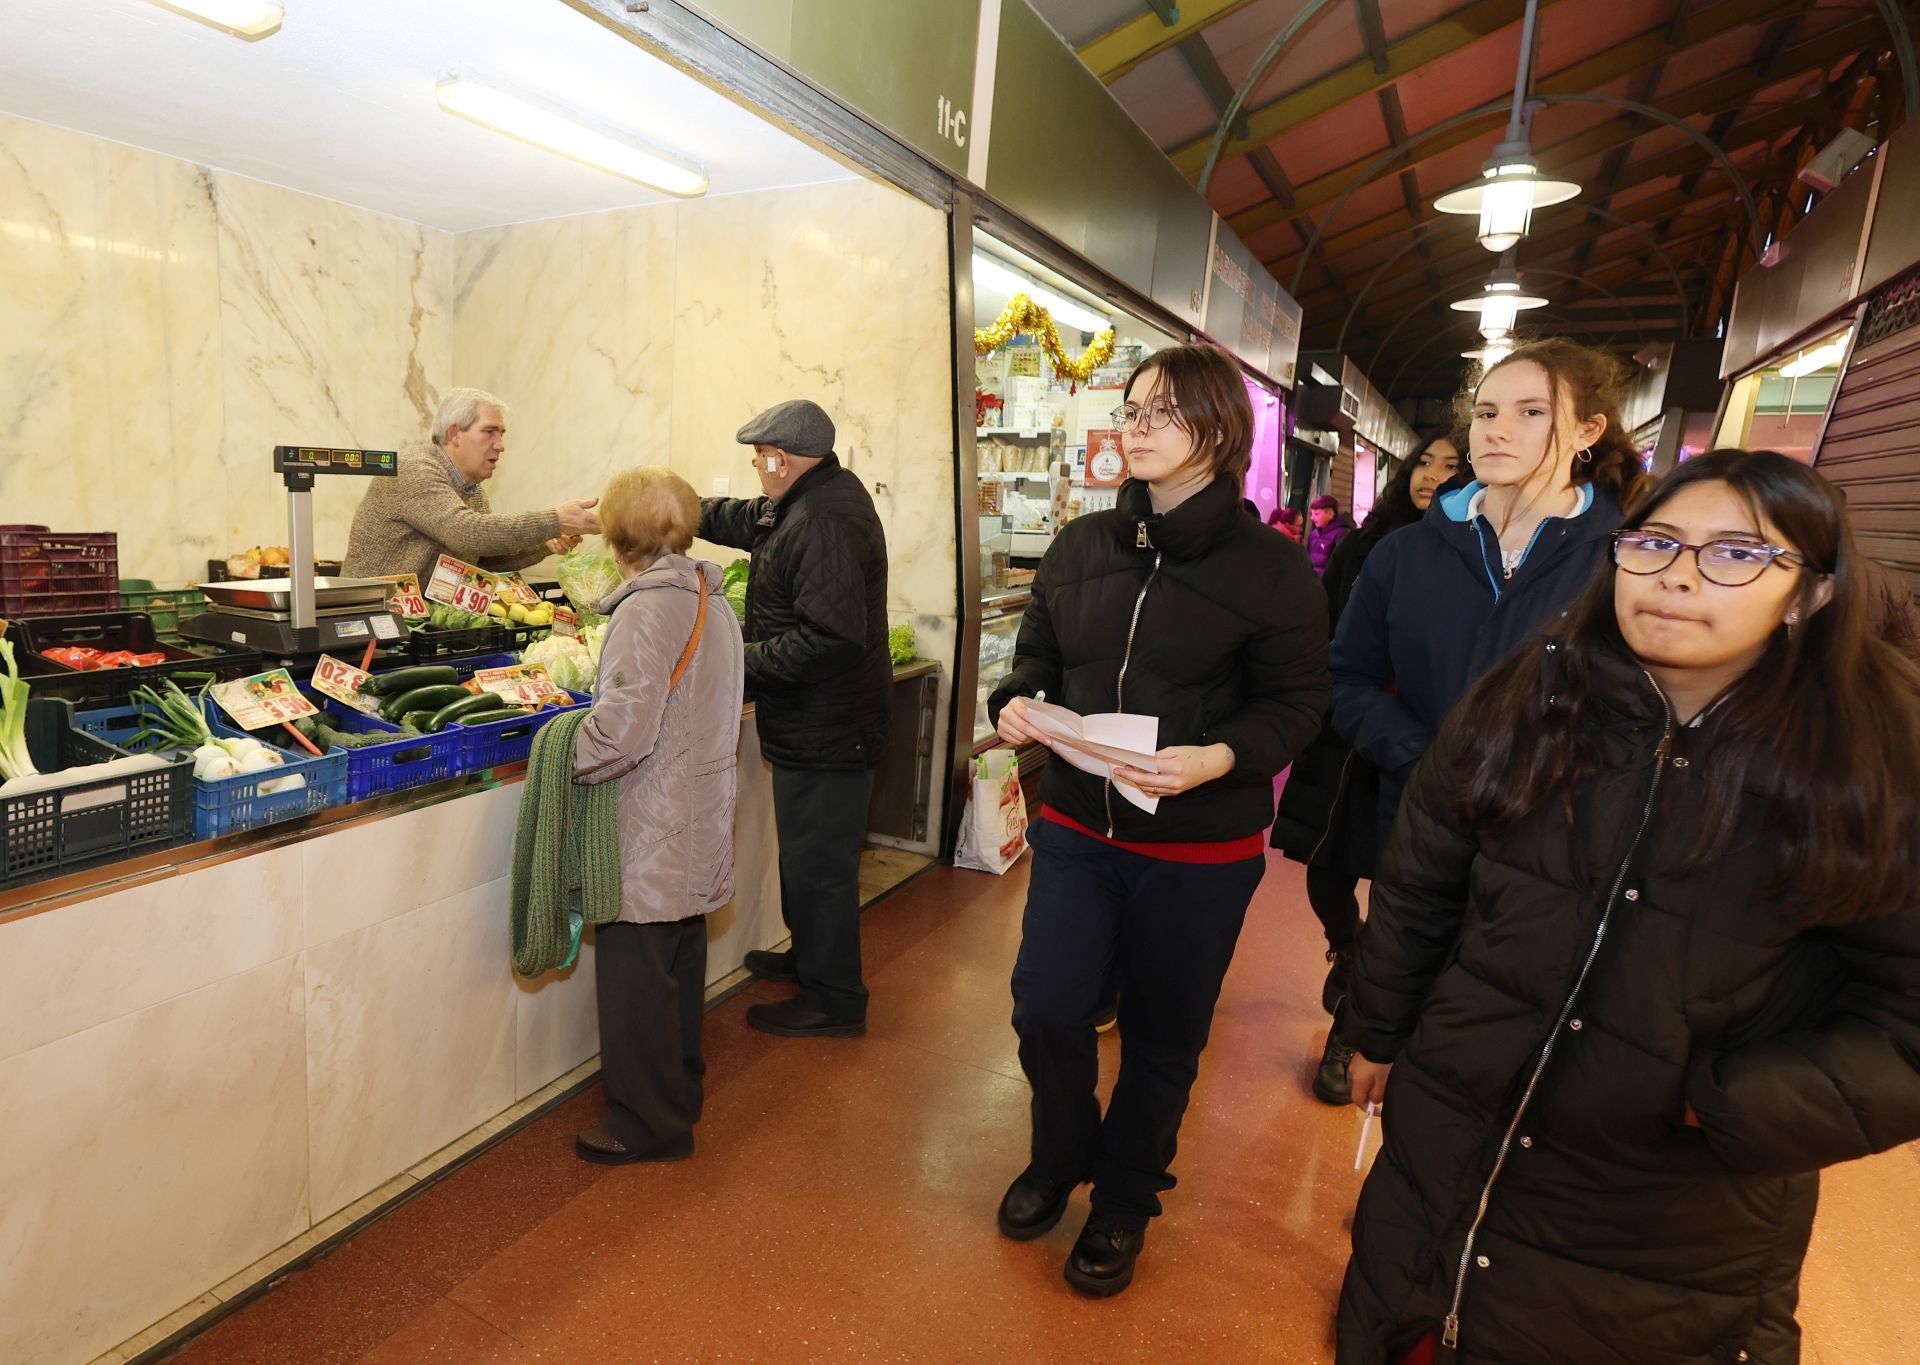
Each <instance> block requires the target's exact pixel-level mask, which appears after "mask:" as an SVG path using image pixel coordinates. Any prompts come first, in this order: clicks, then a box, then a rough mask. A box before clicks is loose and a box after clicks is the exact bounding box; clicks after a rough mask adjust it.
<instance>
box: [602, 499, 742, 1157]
mask: <svg viewBox="0 0 1920 1365" xmlns="http://www.w3.org/2000/svg"><path fill="white" fill-rule="evenodd" d="M600 521H601V525H602V526H603V527H604V534H605V536H606V539H607V544H608V547H609V548H610V549H611V550H612V551H613V558H614V563H615V564H616V565H617V566H618V567H619V569H620V574H621V578H622V580H623V581H622V583H621V586H620V588H619V590H618V591H617V592H615V593H614V594H613V596H612V597H610V598H608V599H607V601H605V602H604V603H602V604H601V606H600V610H601V611H603V612H604V613H606V614H607V615H608V616H609V617H610V618H611V619H610V621H609V622H608V625H607V635H606V641H605V643H604V646H603V648H602V650H601V654H600V677H599V683H598V686H597V688H596V690H595V693H594V699H593V712H592V714H591V716H589V717H588V719H587V722H586V724H585V725H584V726H582V727H581V731H580V737H579V741H578V744H577V746H576V748H575V751H574V778H575V780H576V781H579V782H587V783H594V782H613V781H618V782H619V783H620V878H621V907H620V918H619V921H618V922H617V923H613V924H605V925H602V926H600V928H599V930H598V931H597V936H596V938H595V949H594V975H595V979H596V983H597V985H598V987H599V995H600V1075H601V1084H602V1086H603V1088H604V1089H605V1091H606V1095H607V1116H606V1119H605V1121H604V1122H603V1123H602V1125H601V1126H600V1127H599V1128H596V1129H593V1130H592V1131H590V1132H586V1133H582V1134H580V1136H579V1137H578V1138H577V1139H576V1142H575V1150H576V1151H578V1153H579V1154H580V1156H582V1157H583V1158H585V1159H586V1160H588V1161H593V1162H599V1163H602V1164H606V1165H618V1164H624V1163H626V1162H630V1161H678V1160H680V1159H681V1158H683V1157H687V1156H691V1155H692V1154H693V1125H694V1123H695V1122H696V1121H697V1120H698V1119H699V1117H700V1104H701V1098H702V1089H701V1077H702V1075H703V1074H704V1072H705V1069H706V1068H705V1064H704V1063H703V1062H702V1061H701V1059H700V1016H701V1013H702V1010H703V1007H704V1005H705V999H706V984H707V929H706V916H707V915H708V914H710V913H712V912H713V911H715V910H718V909H719V908H720V907H721V906H723V905H725V904H726V903H727V902H728V901H730V900H732V899H733V807H734V793H735V771H734V765H735V760H734V754H735V751H736V749H737V748H738V747H739V740H740V696H741V687H742V680H743V678H744V675H745V658H744V648H743V646H742V643H741V638H740V626H739V623H738V622H737V621H736V620H735V618H734V614H733V609H732V608H731V607H729V606H728V605H727V601H726V598H725V596H724V595H723V594H722V593H721V591H720V569H719V567H718V566H717V565H714V564H708V563H706V562H704V561H701V560H694V559H689V558H687V554H686V552H687V547H688V546H689V545H691V544H692V543H693V536H694V531H695V529H696V528H697V527H698V526H699V524H700V499H699V496H698V495H697V494H696V493H695V492H694V491H693V488H692V486H691V485H689V484H688V483H687V481H686V480H685V479H683V478H681V477H680V476H679V475H678V474H675V473H673V472H672V471H670V470H667V469H660V468H645V469H634V470H629V471H627V472H625V473H623V474H617V475H615V476H614V479H613V482H612V483H610V484H608V485H607V491H606V493H605V494H604V495H602V497H601V499H600Z"/></svg>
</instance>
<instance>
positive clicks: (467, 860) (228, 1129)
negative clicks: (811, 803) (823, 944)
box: [0, 706, 786, 1362]
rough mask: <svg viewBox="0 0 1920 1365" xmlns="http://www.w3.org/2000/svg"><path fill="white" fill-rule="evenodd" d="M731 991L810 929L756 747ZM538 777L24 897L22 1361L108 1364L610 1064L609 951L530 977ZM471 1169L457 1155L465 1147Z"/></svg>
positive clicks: (744, 760) (7, 1054) (17, 1265)
mask: <svg viewBox="0 0 1920 1365" xmlns="http://www.w3.org/2000/svg"><path fill="white" fill-rule="evenodd" d="M739 752H740V759H741V763H740V788H739V805H738V810H737V815H736V826H735V860H736V867H737V873H736V885H737V895H736V898H735V900H734V902H733V903H732V904H731V905H730V906H729V907H727V908H726V909H725V910H722V911H721V912H719V913H717V914H715V915H714V916H712V917H711V919H710V920H709V921H708V934H709V957H708V970H709V980H710V982H712V983H714V984H715V985H719V984H721V983H724V982H726V981H727V979H728V978H729V977H732V976H734V975H735V974H736V971H737V969H738V967H739V964H740V961H741V959H742V957H743V956H744V954H745V953H746V952H747V951H748V950H749V949H753V948H765V947H772V946H775V945H776V944H778V943H779V942H780V941H781V940H782V939H783V938H784V937H785V933H786V931H785V929H784V927H783V925H782V922H781V917H780V898H779V872H778V866H779V864H778V856H777V845H776V843H775V839H774V831H773V803H772V790H771V782H770V778H769V773H768V769H767V768H766V766H765V765H764V764H763V762H762V761H761V759H760V756H759V754H760V750H759V736H758V733H757V730H756V728H755V721H754V714H753V708H752V707H751V706H749V707H747V708H746V713H745V720H744V723H743V725H742V729H741V735H740V750H739ZM523 777H524V764H510V765H505V766H499V767H495V768H492V769H489V770H487V771H484V772H480V773H475V774H473V775H471V776H469V777H465V778H456V779H453V780H450V781H446V782H440V783H435V784H431V785H425V786H420V787H416V788H414V789H412V790H409V791H403V792H398V793H394V794H388V795H380V796H375V797H373V798H372V799H368V800H363V801H358V802H353V803H350V804H345V805H338V806H334V807H332V808H330V809H328V810H325V811H323V812H320V813H318V814H315V815H311V816H307V817H305V818H302V819H297V820H292V821H287V822H284V823H279V824H270V825H265V826H263V827H260V828H257V829H253V830H249V831H247V832H245V833H240V834H233V835H228V836H225V837H222V838H215V839H211V840H203V841H201V842H197V843H187V844H183V845H181V846H179V847H176V848H172V849H168V850H166V851H163V852H158V853H153V854H150V855H147V856H143V857H134V858H131V859H128V860H125V861H120V862H115V863H112V864H110V865H107V866H101V867H95V868H92V869H90V870H86V871H82V872H78V873H73V874H69V875H64V876H59V877H56V878H52V879H47V880H41V881H35V882H32V883H28V884H25V885H21V886H17V887H14V888H12V889H10V890H7V891H3V892H0V1152H4V1153H5V1157H4V1159H3V1160H0V1209H5V1210H6V1211H7V1217H6V1218H5V1220H4V1223H0V1265H5V1266H6V1267H7V1273H6V1274H5V1275H0V1360H8V1361H14V1360H20V1361H28V1360H30V1361H45V1362H70V1361H71V1362H84V1361H87V1360H91V1359H93V1358H94V1357H95V1356H97V1355H99V1354H100V1353H101V1352H103V1351H106V1350H108V1349H110V1348H113V1347H115V1346H117V1345H119V1344H120V1343H122V1342H124V1341H126V1340H127V1339H128V1338H129V1337H131V1336H133V1335H134V1334H135V1333H138V1332H140V1331H142V1330H143V1329H145V1328H147V1327H148V1326H149V1324H153V1323H155V1322H158V1321H159V1320H161V1319H162V1318H165V1317H167V1315H169V1314H172V1313H175V1312H177V1311H180V1310H183V1308H192V1307H195V1306H196V1305H199V1306H201V1307H202V1309H203V1311H205V1310H211V1309H213V1308H217V1307H218V1303H219V1298H217V1297H216V1296H215V1293H214V1291H215V1290H216V1289H220V1290H222V1291H224V1294H223V1297H230V1296H231V1294H232V1293H234V1292H239V1291H240V1290H242V1289H244V1288H246V1287H249V1286H248V1285H247V1284H246V1283H244V1282H238V1283H223V1282H228V1281H230V1280H240V1279H241V1278H242V1277H243V1276H244V1273H245V1272H247V1271H248V1268H249V1267H252V1266H254V1265H255V1264H256V1263H257V1262H259V1261H260V1259H261V1258H262V1257H264V1256H268V1255H269V1254H271V1253H274V1252H275V1251H276V1249H279V1248H283V1247H285V1246H286V1245H287V1244H288V1243H292V1242H295V1241H296V1239H299V1238H301V1237H302V1236H303V1234H307V1233H309V1231H310V1230H311V1229H313V1228H315V1227H316V1226H318V1225H321V1224H324V1223H326V1222H327V1220H328V1219H330V1218H332V1217H333V1216H334V1215H336V1214H338V1213H340V1212H341V1211H342V1210H346V1209H348V1208H349V1207H350V1206H353V1205H355V1203H356V1201H359V1200H362V1199H363V1198H367V1197H369V1196H370V1193H371V1192H377V1191H380V1190H382V1189H383V1187H385V1186H386V1185H388V1183H389V1182H391V1181H393V1180H394V1179H395V1177H399V1176H405V1175H406V1174H407V1173H408V1172H409V1171H410V1170H411V1171H412V1173H413V1174H415V1175H418V1176H424V1175H427V1174H430V1173H431V1172H430V1169H429V1168H430V1166H431V1164H432V1162H433V1160H434V1159H435V1154H436V1153H439V1152H441V1151H442V1149H443V1148H445V1147H446V1146H447V1144H449V1143H450V1142H454V1141H455V1140H457V1139H460V1138H462V1137H463V1135H467V1134H470V1133H472V1132H473V1130H475V1129H477V1128H481V1127H482V1126H483V1125H486V1124H488V1123H489V1121H491V1120H494V1119H495V1118H496V1117H497V1116H499V1115H501V1114H502V1113H503V1112H505V1111H507V1110H509V1109H510V1108H512V1107H513V1106H514V1105H515V1104H516V1103H517V1102H519V1101H521V1100H522V1099H524V1098H525V1097H527V1096H530V1095H533V1094H535V1092H538V1091H540V1090H541V1089H542V1088H543V1087H545V1086H547V1085H548V1084H549V1083H550V1082H553V1081H554V1080H555V1079H556V1078H558V1077H561V1076H563V1075H565V1074H566V1073H568V1072H569V1071H570V1070H572V1069H573V1068H575V1067H577V1066H579V1065H580V1064H581V1063H583V1062H585V1061H587V1060H588V1059H590V1058H591V1057H593V1056H594V1054H595V1053H596V1052H597V1051H598V1040H597V1027H596V1021H595V1015H594V989H593V964H592V951H593V950H592V947H591V942H590V941H589V943H588V944H587V945H586V946H583V948H582V951H581V956H580V960H579V962H578V963H576V965H575V966H574V967H573V968H571V969H570V970H567V971H564V972H558V973H552V974H549V975H547V976H545V977H542V978H539V979H537V980H534V981H522V980H520V979H518V978H516V977H515V975H514V973H513V970H512V965H511V943H510V934H509V927H508V886H509V880H508V879H509V873H510V868H511V861H512V852H513V837H514V825H515V819H516V815H517V812H518V806H519V799H520V793H521V790H522V785H523ZM449 1159H451V1158H449Z"/></svg>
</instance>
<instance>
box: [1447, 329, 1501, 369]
mask: <svg viewBox="0 0 1920 1365" xmlns="http://www.w3.org/2000/svg"><path fill="white" fill-rule="evenodd" d="M1513 347H1514V341H1513V337H1512V336H1510V335H1507V334H1502V335H1499V336H1490V337H1487V338H1486V344H1485V345H1483V346H1481V347H1480V348H1479V349H1478V350H1473V351H1462V352H1460V356H1461V358H1462V359H1464V360H1477V361H1479V362H1480V366H1481V368H1482V369H1487V368H1490V367H1492V366H1494V365H1498V364H1499V363H1500V362H1501V361H1503V360H1505V359H1506V358H1507V357H1508V356H1510V355H1512V354H1513Z"/></svg>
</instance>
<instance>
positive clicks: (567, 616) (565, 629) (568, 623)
mask: <svg viewBox="0 0 1920 1365" xmlns="http://www.w3.org/2000/svg"><path fill="white" fill-rule="evenodd" d="M553 633H554V634H555V635H558V636H561V637H562V638H563V639H568V640H578V639H579V638H580V613H579V612H577V611H575V610H574V609H573V608H572V607H560V606H556V607H555V608H554V609H553Z"/></svg>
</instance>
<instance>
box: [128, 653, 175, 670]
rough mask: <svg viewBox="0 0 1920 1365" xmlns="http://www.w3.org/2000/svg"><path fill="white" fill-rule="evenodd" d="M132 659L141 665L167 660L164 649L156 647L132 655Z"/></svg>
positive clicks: (160, 662) (161, 662)
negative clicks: (150, 650)
mask: <svg viewBox="0 0 1920 1365" xmlns="http://www.w3.org/2000/svg"><path fill="white" fill-rule="evenodd" d="M133 661H134V662H135V663H137V664H139V665H141V666H142V667H145V666H146V665H148V664H163V663H165V662H166V661H167V654H166V651H165V650H161V649H156V650H153V651H152V652H150V653H147V654H136V655H134V656H133Z"/></svg>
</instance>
